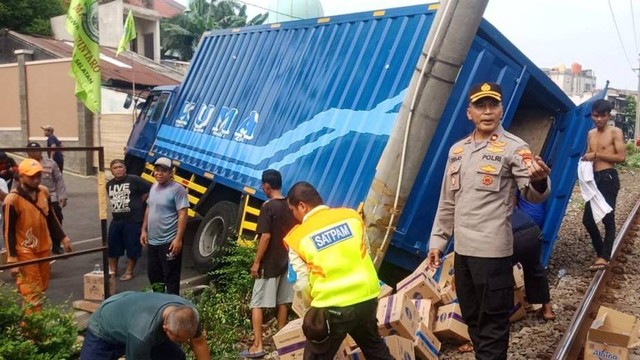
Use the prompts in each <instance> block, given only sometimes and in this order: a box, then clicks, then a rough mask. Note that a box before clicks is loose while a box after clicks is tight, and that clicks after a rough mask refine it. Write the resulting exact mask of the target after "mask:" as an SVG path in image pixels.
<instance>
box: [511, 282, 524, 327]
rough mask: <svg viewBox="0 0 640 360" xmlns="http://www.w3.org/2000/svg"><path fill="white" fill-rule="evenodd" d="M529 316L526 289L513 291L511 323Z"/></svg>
mask: <svg viewBox="0 0 640 360" xmlns="http://www.w3.org/2000/svg"><path fill="white" fill-rule="evenodd" d="M526 316H527V300H526V296H525V294H524V288H518V289H515V290H513V308H512V309H511V312H510V313H509V321H511V322H516V321H518V320H522V319H524V318H525V317H526Z"/></svg>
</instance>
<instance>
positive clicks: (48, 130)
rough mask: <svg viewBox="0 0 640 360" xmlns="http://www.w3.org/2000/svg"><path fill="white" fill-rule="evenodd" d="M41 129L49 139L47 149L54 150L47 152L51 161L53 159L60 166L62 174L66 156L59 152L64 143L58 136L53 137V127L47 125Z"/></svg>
mask: <svg viewBox="0 0 640 360" xmlns="http://www.w3.org/2000/svg"><path fill="white" fill-rule="evenodd" d="M40 128H41V129H42V130H44V136H46V137H47V148H49V149H53V150H47V154H48V155H49V159H52V160H53V161H55V162H56V164H58V167H59V168H60V172H61V173H62V170H63V169H64V156H63V155H62V151H60V150H58V149H59V148H61V147H62V141H60V139H58V137H57V136H55V135H53V131H54V129H53V126H51V125H45V126H41V127H40Z"/></svg>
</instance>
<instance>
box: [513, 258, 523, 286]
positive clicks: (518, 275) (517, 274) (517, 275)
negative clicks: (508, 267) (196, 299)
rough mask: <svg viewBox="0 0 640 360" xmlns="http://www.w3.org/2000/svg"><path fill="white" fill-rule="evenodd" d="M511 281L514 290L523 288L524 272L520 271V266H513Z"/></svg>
mask: <svg viewBox="0 0 640 360" xmlns="http://www.w3.org/2000/svg"><path fill="white" fill-rule="evenodd" d="M513 281H514V285H513V288H514V289H519V288H521V287H523V286H524V271H523V270H522V264H520V263H517V264H515V265H514V266H513Z"/></svg>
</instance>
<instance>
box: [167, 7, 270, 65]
mask: <svg viewBox="0 0 640 360" xmlns="http://www.w3.org/2000/svg"><path fill="white" fill-rule="evenodd" d="M265 20H267V14H266V13H264V14H259V15H257V16H255V17H254V18H253V19H251V20H247V6H246V5H243V4H240V3H239V2H237V1H235V0H211V1H210V0H191V1H190V3H189V10H187V11H185V12H184V13H182V14H180V15H178V16H176V17H174V18H171V19H166V20H162V21H161V22H160V38H161V43H162V54H163V55H164V56H171V57H176V58H178V59H179V60H187V61H188V60H191V58H192V57H193V54H194V52H195V50H196V47H197V46H198V42H199V41H200V38H201V37H202V34H204V33H205V32H206V31H209V30H215V29H227V28H233V27H241V26H249V25H259V24H262V23H263V22H264V21H265Z"/></svg>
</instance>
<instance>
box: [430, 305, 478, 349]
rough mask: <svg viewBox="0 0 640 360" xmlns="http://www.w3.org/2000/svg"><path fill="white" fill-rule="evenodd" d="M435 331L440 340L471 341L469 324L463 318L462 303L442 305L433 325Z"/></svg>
mask: <svg viewBox="0 0 640 360" xmlns="http://www.w3.org/2000/svg"><path fill="white" fill-rule="evenodd" d="M433 333H434V334H435V335H436V336H437V337H438V339H440V340H445V339H448V340H452V341H454V342H456V343H464V342H469V341H471V339H470V338H469V331H468V329H467V324H465V323H464V320H463V319H462V314H461V313H460V305H459V304H457V303H453V304H449V305H444V306H441V307H440V308H439V309H438V316H437V319H436V322H435V324H434V326H433Z"/></svg>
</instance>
